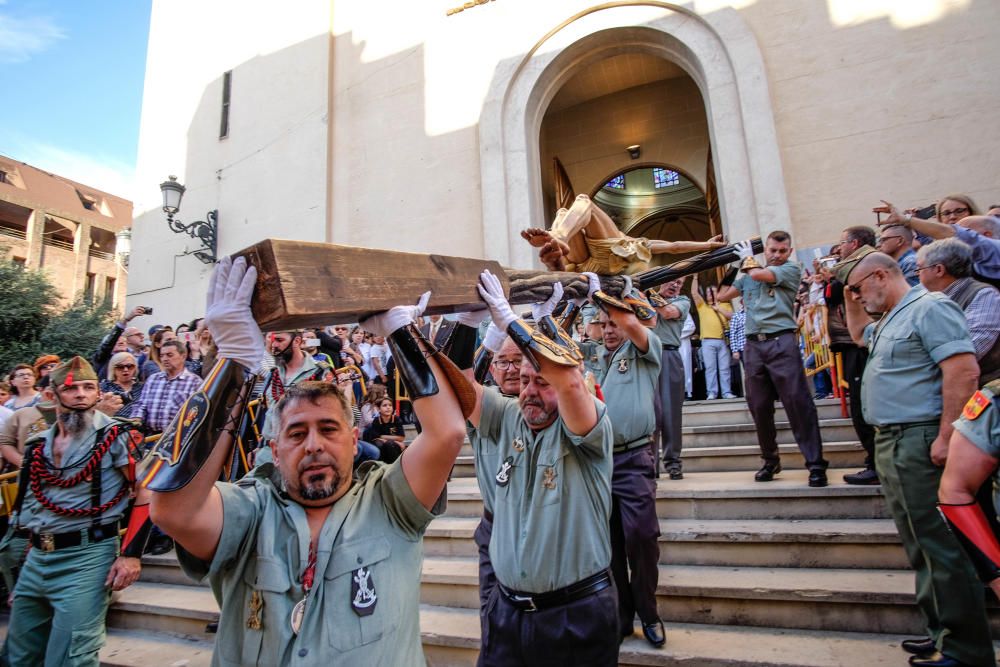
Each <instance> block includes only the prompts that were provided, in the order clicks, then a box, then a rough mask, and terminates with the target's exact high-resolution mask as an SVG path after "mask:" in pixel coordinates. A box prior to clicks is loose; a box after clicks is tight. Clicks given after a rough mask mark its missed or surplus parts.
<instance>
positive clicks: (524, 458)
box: [404, 271, 619, 666]
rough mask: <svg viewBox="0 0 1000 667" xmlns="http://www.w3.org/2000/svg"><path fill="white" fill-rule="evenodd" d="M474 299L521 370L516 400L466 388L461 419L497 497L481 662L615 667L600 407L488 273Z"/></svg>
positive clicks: (573, 360)
mask: <svg viewBox="0 0 1000 667" xmlns="http://www.w3.org/2000/svg"><path fill="white" fill-rule="evenodd" d="M553 289H555V288H553ZM480 294H481V295H482V297H483V300H484V301H486V303H487V305H488V306H489V308H490V314H491V316H492V318H493V323H494V324H495V325H496V327H497V328H498V329H499V330H500V331H506V332H507V333H508V334H509V335H510V336H511V338H512V339H513V340H514V342H515V344H517V346H518V347H519V348H520V349H521V351H522V353H523V354H524V361H523V362H522V363H521V368H520V378H521V392H520V394H519V396H518V398H517V399H514V398H506V397H503V396H501V395H500V394H499V393H497V392H492V391H485V390H484V389H483V387H482V386H481V385H479V384H475V385H474V388H475V391H476V395H477V401H476V405H475V408H474V410H473V412H472V414H471V415H470V416H469V418H468V419H469V423H470V424H471V425H472V426H473V427H474V428H476V429H477V430H478V431H479V433H480V435H481V436H482V437H483V438H485V439H488V440H489V441H490V442H493V443H496V444H497V453H496V459H495V460H496V461H497V462H498V463H497V466H496V469H495V471H493V475H492V476H491V477H489V478H486V479H485V480H484V481H486V482H487V483H488V484H491V485H492V486H493V487H494V488H493V493H494V500H493V510H494V511H493V533H492V536H491V538H490V559H491V561H492V563H493V567H494V569H495V570H496V578H497V586H496V588H495V589H494V590H493V594H492V596H491V599H490V601H489V607H488V610H487V619H486V627H485V630H484V637H486V638H487V639H486V641H485V642H484V645H483V649H482V651H481V652H480V658H479V660H480V662H479V664H480V665H484V666H492V665H503V666H506V665H512V664H524V663H525V661H526V660H527V656H531V662H532V663H537V664H543V663H544V664H546V665H611V664H616V662H617V657H618V644H619V642H618V638H619V635H618V631H619V628H618V621H617V616H618V614H617V608H618V603H617V600H616V596H615V591H614V587H613V586H612V579H611V575H610V574H609V572H608V568H609V566H610V564H611V543H610V539H609V532H608V522H609V520H610V516H611V474H612V459H611V446H612V433H611V423H610V420H609V419H608V416H607V409H606V408H605V406H604V404H603V403H601V402H600V401H598V400H597V399H595V398H594V397H593V396H591V394H590V393H589V392H588V391H587V388H586V385H585V383H584V380H583V375H582V374H581V373H580V369H579V366H580V361H581V357H580V355H579V352H577V353H576V354H573V353H572V352H571V351H570V350H569V349H568V348H566V347H563V346H562V345H561V344H559V343H556V342H554V341H553V340H552V339H551V338H549V337H548V336H546V335H544V334H542V333H541V332H540V331H536V330H534V329H532V328H531V327H530V326H529V325H528V324H527V323H525V322H524V320H520V319H518V318H517V316H516V315H515V314H514V312H513V311H512V310H511V308H510V304H509V303H508V302H507V300H506V298H505V297H504V292H503V287H502V285H501V284H500V281H499V280H498V279H497V278H496V277H495V276H493V275H492V274H491V273H489V272H488V271H485V272H483V274H482V276H481V277H480ZM553 333H554V334H556V333H558V332H553ZM404 458H405V457H404Z"/></svg>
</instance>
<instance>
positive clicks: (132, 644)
mask: <svg viewBox="0 0 1000 667" xmlns="http://www.w3.org/2000/svg"><path fill="white" fill-rule="evenodd" d="M7 622H8V619H7V617H6V616H5V617H4V618H3V620H2V621H0V641H2V640H3V639H5V638H6V637H7ZM208 637H209V638H208V639H202V638H198V637H188V636H185V635H172V634H170V633H165V632H148V631H143V630H120V629H117V628H110V627H109V628H108V631H107V642H106V643H105V644H104V648H102V649H101V653H100V664H101V667H140V666H141V667H209V665H211V664H212V649H213V647H214V645H215V639H214V635H208Z"/></svg>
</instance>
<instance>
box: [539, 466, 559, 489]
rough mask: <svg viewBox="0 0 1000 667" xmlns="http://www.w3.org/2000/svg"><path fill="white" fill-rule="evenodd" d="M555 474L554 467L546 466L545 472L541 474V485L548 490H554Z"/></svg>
mask: <svg viewBox="0 0 1000 667" xmlns="http://www.w3.org/2000/svg"><path fill="white" fill-rule="evenodd" d="M557 476H558V475H557V473H556V469H555V468H546V469H545V473H544V474H543V477H542V486H544V487H545V488H546V489H548V490H549V491H554V490H555V488H556V477H557Z"/></svg>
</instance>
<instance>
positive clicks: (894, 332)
mask: <svg viewBox="0 0 1000 667" xmlns="http://www.w3.org/2000/svg"><path fill="white" fill-rule="evenodd" d="M865 341H866V342H867V343H868V355H869V356H868V363H867V364H866V365H865V372H864V375H863V376H862V378H861V405H862V412H863V413H864V417H865V421H867V422H868V423H869V424H871V425H873V426H888V425H889V424H910V423H915V422H928V421H934V420H937V419H940V418H941V368H940V367H939V366H938V364H939V363H941V362H942V361H944V360H945V359H947V358H948V357H952V356H954V355H956V354H961V353H963V352H973V353H974V351H975V348H973V346H972V339H971V338H969V328H968V326H967V325H966V323H965V316H964V315H963V313H962V309H961V308H959V307H958V305H957V304H956V303H955V302H954V301H952V300H951V299H949V298H948V297H946V296H945V295H944V294H941V293H939V292H928V291H927V290H925V289H924V288H923V287H922V286H920V285H916V286H914V287H911V288H910V291H909V292H907V293H906V295H905V296H904V297H903V299H902V300H901V301H900V302H899V303H898V304H896V307H895V308H893V309H892V310H890V311H889V312H888V313H886V314H885V315H883V316H882V319H881V320H879V321H878V322H877V323H876V322H873V323H871V324H869V325H868V326H867V327H866V328H865Z"/></svg>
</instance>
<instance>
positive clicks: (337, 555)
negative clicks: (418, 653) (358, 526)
mask: <svg viewBox="0 0 1000 667" xmlns="http://www.w3.org/2000/svg"><path fill="white" fill-rule="evenodd" d="M391 554H392V546H391V545H390V543H389V540H388V539H387V538H385V537H384V536H378V537H371V538H365V539H360V540H353V541H350V542H345V543H344V544H340V545H337V546H336V547H335V548H334V554H333V555H332V556H331V557H330V564H329V565H328V566H327V568H326V574H325V575H324V579H325V581H324V591H323V604H324V610H325V612H326V613H325V615H324V623H326V633H327V635H329V637H330V643H331V644H332V645H333V647H334V648H336V649H337V650H339V651H349V650H351V649H354V648H357V647H359V646H364V645H365V644H370V643H372V642H374V641H377V640H379V639H381V638H382V635H383V634H387V633H389V632H391V631H392V630H394V629H395V627H396V622H397V619H396V616H395V615H394V614H396V613H397V611H398V607H397V608H394V607H393V605H392V603H391V602H385V601H382V600H380V597H381V596H382V595H389V596H390V597H391V596H392V591H393V590H394V588H395V586H394V582H393V580H392V568H391V567H390V564H389V563H388V562H387V559H388V558H389V556H390V555H391ZM362 568H364V569H365V570H366V571H367V572H368V579H367V581H366V582H365V587H366V589H368V590H372V591H373V595H374V600H372V601H371V604H374V605H375V610H374V611H373V612H372V613H371V614H370V615H368V616H359V615H358V614H357V613H355V611H354V606H355V604H358V605H365V604H366V603H368V600H355V599H354V597H355V592H354V589H355V587H354V586H353V585H352V584H353V582H354V577H355V575H356V573H357V572H358V571H359V570H361V569H362ZM357 594H358V595H361V594H362V593H361V591H360V590H359V591H358V592H357Z"/></svg>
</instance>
